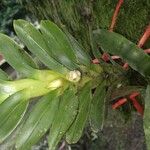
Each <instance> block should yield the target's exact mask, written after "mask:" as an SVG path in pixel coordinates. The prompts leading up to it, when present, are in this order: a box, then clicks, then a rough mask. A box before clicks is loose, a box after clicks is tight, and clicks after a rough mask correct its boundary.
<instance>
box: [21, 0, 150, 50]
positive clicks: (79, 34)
mask: <svg viewBox="0 0 150 150" xmlns="http://www.w3.org/2000/svg"><path fill="white" fill-rule="evenodd" d="M20 1H21V2H22V5H24V6H26V8H27V10H30V11H31V12H32V13H33V14H35V16H36V17H37V18H38V19H39V20H41V19H50V20H52V21H54V22H55V23H56V24H57V25H59V26H60V27H61V26H62V25H64V26H66V29H67V30H68V31H69V32H70V33H71V34H72V35H73V36H74V37H75V38H76V39H77V40H78V41H79V42H80V44H82V45H83V47H84V48H85V49H86V50H88V51H90V50H91V49H92V48H93V45H92V37H91V32H92V30H94V29H97V28H101V29H103V28H104V29H108V28H109V25H110V22H111V17H112V15H113V12H114V9H115V6H116V3H117V1H118V0H113V1H111V0H70V1H67V0H44V1H43V0H20ZM149 14H150V1H149V0H142V1H140V0H125V1H124V4H123V5H122V7H121V11H120V13H119V16H118V20H117V25H116V30H115V31H116V32H118V33H120V34H122V35H124V36H125V37H126V38H128V39H129V40H131V41H132V42H134V43H137V41H138V40H139V38H140V36H141V34H142V32H143V30H144V28H145V27H146V26H147V25H148V24H149V20H150V15H149ZM89 43H91V44H89ZM148 45H150V40H149V41H148V42H147V47H148Z"/></svg>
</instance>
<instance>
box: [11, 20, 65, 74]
mask: <svg viewBox="0 0 150 150" xmlns="http://www.w3.org/2000/svg"><path fill="white" fill-rule="evenodd" d="M14 29H15V32H16V33H17V35H18V37H19V38H20V39H21V40H22V42H23V43H24V44H25V45H26V46H27V48H28V49H29V50H30V51H31V52H32V53H33V54H35V55H36V56H37V57H38V58H39V59H40V61H41V62H43V63H44V64H45V65H46V66H47V67H49V68H50V69H52V70H55V71H57V72H60V73H63V74H66V72H67V69H66V68H64V67H63V65H61V64H60V63H58V62H57V61H56V60H55V59H53V58H52V57H51V56H50V55H49V53H48V52H47V51H48V47H47V45H46V43H45V41H44V38H43V36H42V35H41V33H40V32H39V31H38V30H37V29H36V28H35V27H34V26H33V25H31V24H30V23H29V22H27V21H25V20H15V21H14Z"/></svg>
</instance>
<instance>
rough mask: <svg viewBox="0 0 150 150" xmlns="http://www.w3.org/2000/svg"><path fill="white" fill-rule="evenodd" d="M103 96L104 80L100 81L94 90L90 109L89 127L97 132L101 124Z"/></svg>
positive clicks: (104, 92)
mask: <svg viewBox="0 0 150 150" xmlns="http://www.w3.org/2000/svg"><path fill="white" fill-rule="evenodd" d="M105 96H106V89H105V82H102V83H101V84H100V85H99V86H98V87H97V88H96V90H95V92H94V96H93V99H92V104H91V111H90V122H91V127H92V129H93V130H94V131H95V132H98V131H99V130H100V129H101V127H102V125H103V119H104V108H105V107H104V106H105V105H104V103H105Z"/></svg>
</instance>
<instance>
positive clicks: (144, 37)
mask: <svg viewBox="0 0 150 150" xmlns="http://www.w3.org/2000/svg"><path fill="white" fill-rule="evenodd" d="M149 37H150V24H149V25H148V27H147V28H146V30H145V32H144V34H143V35H142V37H141V39H140V40H139V42H138V47H142V46H143V45H144V44H145V42H146V41H147V40H148V38H149Z"/></svg>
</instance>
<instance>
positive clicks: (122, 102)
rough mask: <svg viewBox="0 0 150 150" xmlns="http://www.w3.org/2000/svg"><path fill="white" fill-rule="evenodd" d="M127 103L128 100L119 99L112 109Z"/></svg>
mask: <svg viewBox="0 0 150 150" xmlns="http://www.w3.org/2000/svg"><path fill="white" fill-rule="evenodd" d="M126 102H127V99H126V98H122V99H119V100H118V101H117V102H116V103H115V104H113V105H112V109H116V108H118V107H120V106H122V105H123V104H125V103H126Z"/></svg>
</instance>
